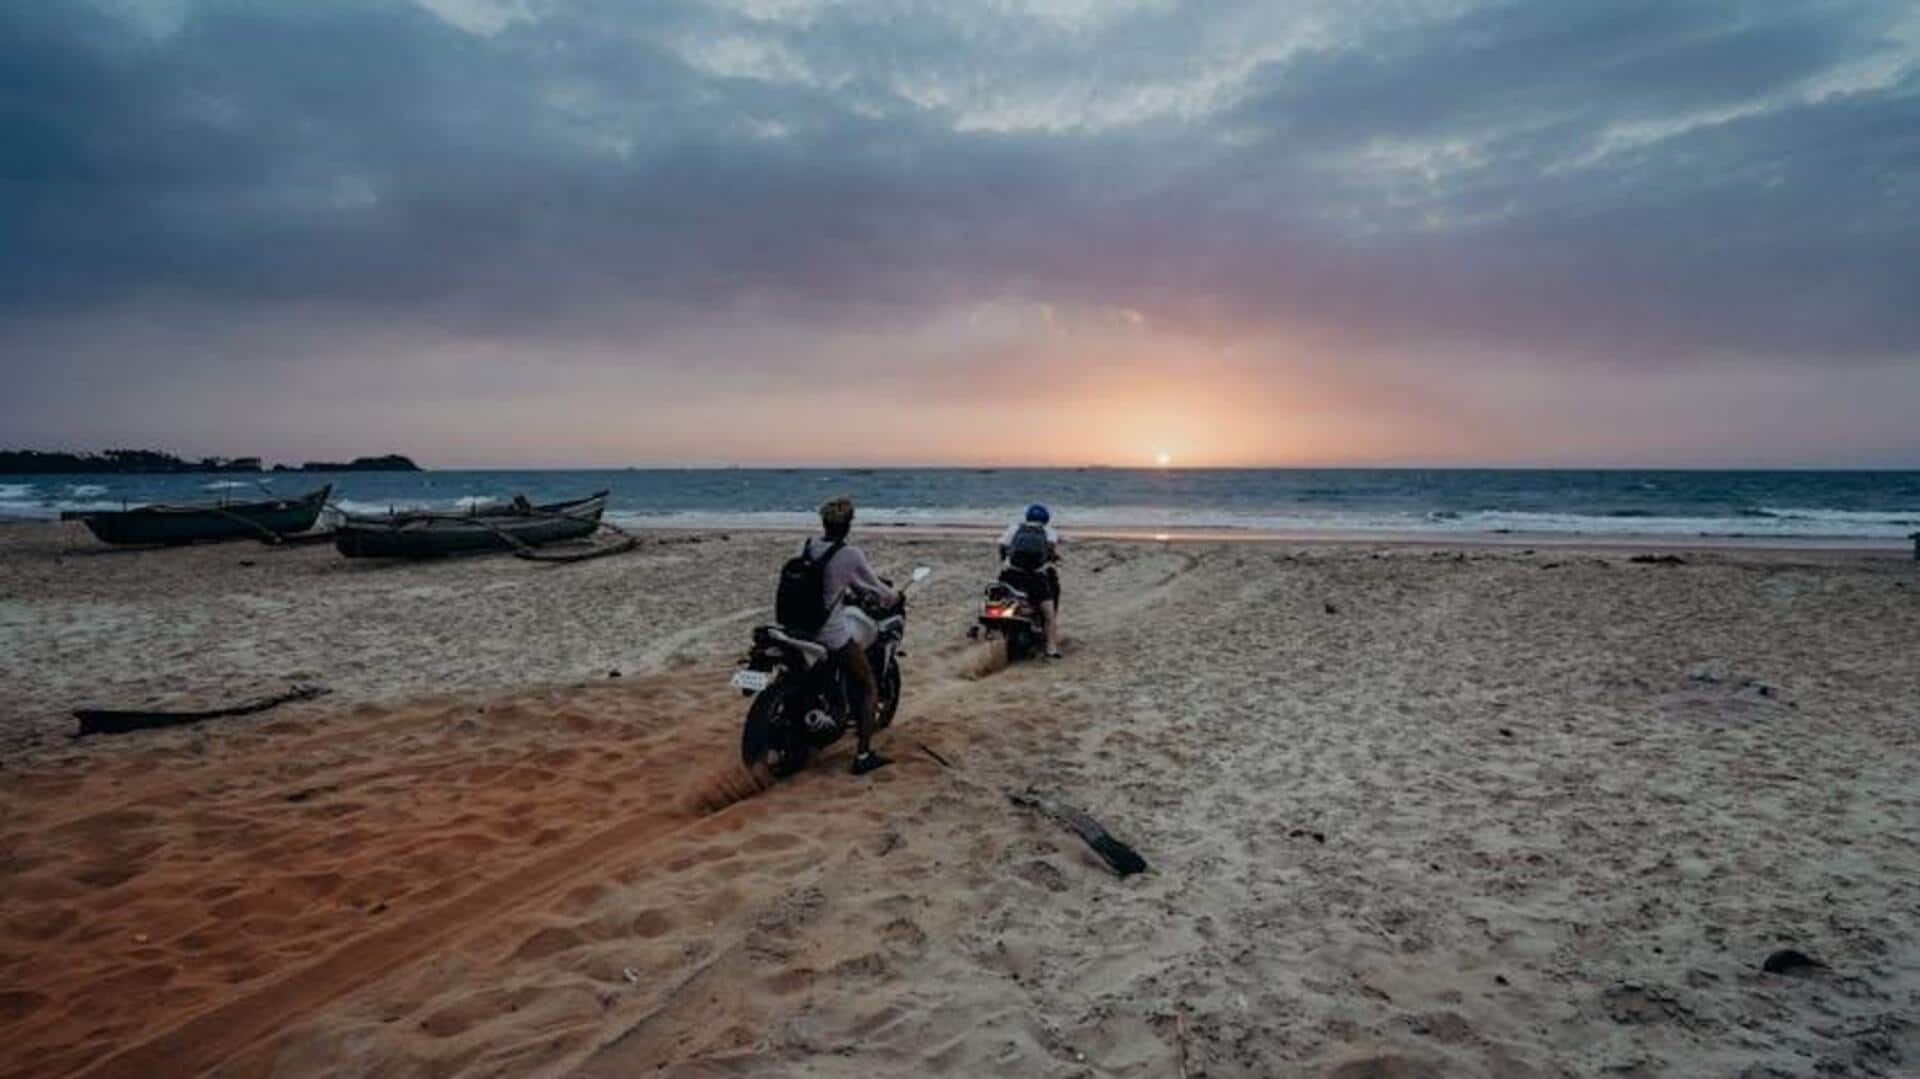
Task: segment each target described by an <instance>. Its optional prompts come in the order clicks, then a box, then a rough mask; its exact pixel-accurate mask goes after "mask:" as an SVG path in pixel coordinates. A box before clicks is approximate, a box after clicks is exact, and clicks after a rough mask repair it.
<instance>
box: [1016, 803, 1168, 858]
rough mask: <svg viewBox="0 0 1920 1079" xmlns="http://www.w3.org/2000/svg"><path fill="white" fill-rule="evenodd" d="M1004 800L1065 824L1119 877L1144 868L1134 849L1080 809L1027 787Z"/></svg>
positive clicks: (1063, 825) (1062, 824) (1064, 825)
mask: <svg viewBox="0 0 1920 1079" xmlns="http://www.w3.org/2000/svg"><path fill="white" fill-rule="evenodd" d="M1007 800H1008V801H1010V802H1012V803H1013V804H1014V805H1017V806H1019V807H1021V808H1022V809H1031V810H1033V811H1034V812H1036V813H1039V814H1040V815H1042V816H1044V817H1049V818H1051V819H1052V820H1053V821H1054V822H1055V823H1057V824H1059V825H1061V826H1062V827H1065V828H1066V829H1068V830H1069V831H1071V832H1073V833H1074V834H1075V835H1077V836H1079V837H1080V838H1081V839H1083V840H1085V841H1086V844H1087V846H1089V847H1092V848H1093V852H1094V853H1095V854H1098V855H1099V856H1100V858H1101V860H1102V861H1104V862H1106V863H1107V868H1109V869H1111V870H1113V871H1114V873H1116V874H1118V875H1119V876H1122V877H1130V876H1132V875H1134V874H1135V873H1144V872H1146V871H1147V860H1146V859H1145V858H1142V857H1140V854H1139V852H1138V851H1136V850H1134V849H1133V848H1132V847H1129V846H1127V845H1126V844H1125V843H1122V842H1120V841H1119V840H1118V839H1115V838H1114V837H1113V835H1112V834H1111V833H1109V832H1108V831H1107V830H1106V829H1105V828H1102V827H1101V826H1100V822H1099V821H1097V820H1094V819H1093V818H1092V817H1089V816H1087V815H1086V814H1085V813H1082V812H1081V811H1080V810H1078V809H1075V808H1074V807H1072V806H1070V805H1067V804H1066V803H1064V802H1058V801H1055V800H1053V799H1052V798H1049V797H1047V796H1046V795H1044V794H1041V793H1040V792H1039V791H1036V790H1034V789H1033V788H1032V787H1028V788H1027V789H1026V790H1025V791H1022V792H1020V793H1017V794H1015V793H1012V792H1009V793H1008V794H1007Z"/></svg>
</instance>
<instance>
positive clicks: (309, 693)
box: [73, 686, 327, 737]
mask: <svg viewBox="0 0 1920 1079" xmlns="http://www.w3.org/2000/svg"><path fill="white" fill-rule="evenodd" d="M326 692H327V691H326V690H325V689H323V688H321V687H320V686H295V687H293V688H292V689H290V690H288V691H287V692H285V693H278V694H275V695H274V696H271V697H262V698H260V699H259V700H255V701H248V702H246V703H245V704H236V705H234V706H233V707H231V708H215V709H212V710H209V711H204V712H146V711H131V712H121V711H111V710H106V709H98V708H82V709H78V710H76V711H75V712H74V713H73V718H75V719H77V720H79V721H80V736H81V737H84V736H86V735H89V734H127V733H129V732H131V731H144V730H152V729H154V728H156V727H179V726H183V725H185V724H188V723H198V722H200V721H201V720H203V719H224V718H226V717H227V716H245V715H252V714H253V713H255V712H264V711H266V710H267V709H269V708H278V707H279V706H281V705H283V704H290V703H292V702H294V701H309V700H312V699H313V698H315V697H318V696H320V695H322V694H324V693H326Z"/></svg>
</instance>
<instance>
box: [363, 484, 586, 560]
mask: <svg viewBox="0 0 1920 1079" xmlns="http://www.w3.org/2000/svg"><path fill="white" fill-rule="evenodd" d="M606 509H607V492H605V491H596V492H594V493H593V494H591V495H588V496H587V497H585V498H576V499H572V500H569V501H566V502H549V503H546V504H545V505H539V506H521V507H516V506H510V505H509V506H489V507H487V508H485V509H477V510H474V511H472V512H469V513H463V514H447V513H417V512H400V513H395V514H392V515H390V516H387V517H368V516H350V517H348V518H347V519H346V520H345V521H343V522H341V523H340V525H339V526H338V527H336V528H335V529H334V531H333V545H334V547H335V548H336V549H337V550H338V551H339V552H340V553H341V554H343V555H345V556H347V557H348V558H439V557H442V556H444V555H451V554H466V553H469V552H473V551H507V550H523V549H525V548H529V547H539V546H541V545H543V544H548V543H558V542H560V541H562V540H574V539H585V538H587V537H588V536H591V535H593V534H594V532H595V531H597V530H598V529H599V527H600V516H601V514H603V513H605V512H606Z"/></svg>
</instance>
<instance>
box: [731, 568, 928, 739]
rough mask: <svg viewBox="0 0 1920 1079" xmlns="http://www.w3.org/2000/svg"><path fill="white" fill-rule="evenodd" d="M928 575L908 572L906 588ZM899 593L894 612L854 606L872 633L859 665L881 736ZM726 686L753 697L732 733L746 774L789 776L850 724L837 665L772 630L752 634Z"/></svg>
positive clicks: (891, 704) (846, 687)
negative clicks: (872, 686) (763, 771)
mask: <svg viewBox="0 0 1920 1079" xmlns="http://www.w3.org/2000/svg"><path fill="white" fill-rule="evenodd" d="M932 574H933V570H932V568H931V567H928V566H917V567H915V568H914V571H913V576H912V579H911V581H910V582H909V584H908V585H907V588H910V587H912V586H913V585H915V584H919V583H920V582H921V581H924V580H926V579H927V578H928V577H929V576H931V575H932ZM907 588H902V589H900V605H899V606H898V607H896V608H895V609H893V610H890V611H876V610H871V609H869V608H867V607H865V606H864V605H863V606H862V609H863V610H866V611H867V613H868V614H870V615H872V616H873V617H874V620H875V622H876V623H877V624H878V626H879V630H880V632H879V633H878V634H877V635H875V637H874V641H873V644H872V645H870V646H868V648H867V662H868V663H870V664H872V666H873V676H874V681H875V683H877V684H878V686H879V689H880V707H879V710H878V719H879V723H878V727H879V729H881V730H885V729H886V728H887V727H889V726H891V725H892V724H893V717H894V714H895V713H897V712H898V711H899V710H900V662H899V661H900V654H901V653H900V640H901V638H902V637H904V636H906V632H907V617H906V593H907ZM731 681H732V685H733V687H734V688H735V689H737V690H739V691H740V692H741V693H742V694H743V695H745V696H748V697H751V698H753V703H752V704H750V705H748V706H747V720H746V725H745V727H744V728H743V730H742V731H741V734H740V759H741V762H742V763H744V764H745V765H746V766H747V767H748V768H753V767H755V766H757V765H764V766H766V768H767V769H768V771H770V772H772V773H773V775H774V776H776V777H785V776H790V775H793V774H794V773H795V772H798V771H799V770H800V769H802V768H804V767H806V764H807V761H808V760H809V759H810V758H812V756H813V755H814V754H815V753H818V752H819V751H821V750H823V749H825V748H827V747H828V746H830V745H832V744H833V743H835V742H837V741H839V740H840V739H841V738H842V737H844V736H845V735H846V734H847V732H848V731H851V730H853V729H855V727H856V726H857V725H858V724H857V721H856V720H855V718H854V715H855V713H854V693H855V689H854V687H853V686H852V684H851V683H850V682H849V680H848V678H847V676H846V672H845V671H844V670H843V669H842V667H841V665H840V664H838V663H834V662H831V658H830V654H829V653H828V652H827V648H826V646H825V645H823V644H820V643H818V642H815V641H811V640H808V639H807V638H805V637H800V636H796V635H794V634H791V633H788V632H787V631H786V630H785V629H783V628H782V627H780V626H774V625H766V626H756V627H754V630H753V647H752V648H751V649H750V650H749V651H748V652H747V656H746V659H745V660H744V661H743V662H742V665H741V667H740V669H739V670H736V671H734V672H733V678H732V680H731Z"/></svg>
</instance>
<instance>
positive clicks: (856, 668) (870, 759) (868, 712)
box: [840, 641, 886, 773]
mask: <svg viewBox="0 0 1920 1079" xmlns="http://www.w3.org/2000/svg"><path fill="white" fill-rule="evenodd" d="M840 662H842V663H843V664H845V665H846V672H847V680H848V681H849V682H850V683H852V687H853V690H854V692H855V693H857V694H858V695H859V697H860V703H859V707H858V711H856V712H855V713H854V721H855V723H856V724H857V726H856V728H855V729H856V730H857V732H858V738H859V742H858V743H857V744H856V746H855V749H854V755H853V767H854V769H855V771H856V773H857V772H865V771H870V770H871V769H873V768H878V767H879V766H880V765H882V764H885V763H886V760H885V758H882V757H880V756H879V755H878V754H876V753H874V752H873V734H874V728H875V727H877V726H878V725H879V720H880V684H879V682H878V681H877V680H876V679H875V678H874V676H873V664H871V663H869V662H867V650H866V649H865V648H863V647H861V645H860V642H859V641H854V642H852V643H850V644H848V645H847V647H846V648H844V649H842V650H841V652H840ZM863 762H866V763H865V765H864V766H863Z"/></svg>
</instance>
